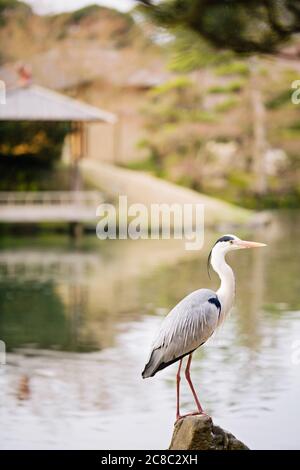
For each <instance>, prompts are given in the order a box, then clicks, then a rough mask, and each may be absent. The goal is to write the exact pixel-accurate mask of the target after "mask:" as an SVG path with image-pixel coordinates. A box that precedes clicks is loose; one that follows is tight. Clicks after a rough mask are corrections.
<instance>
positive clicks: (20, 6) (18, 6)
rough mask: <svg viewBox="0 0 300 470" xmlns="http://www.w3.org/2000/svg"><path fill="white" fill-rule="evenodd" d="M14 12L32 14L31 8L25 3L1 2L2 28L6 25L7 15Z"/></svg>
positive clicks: (4, 0)
mask: <svg viewBox="0 0 300 470" xmlns="http://www.w3.org/2000/svg"><path fill="white" fill-rule="evenodd" d="M10 11H14V13H15V12H16V11H18V12H20V13H27V14H28V13H31V12H32V10H31V8H30V6H28V5H26V3H24V2H19V1H18V0H0V27H2V26H5V24H6V18H5V16H6V13H8V12H10Z"/></svg>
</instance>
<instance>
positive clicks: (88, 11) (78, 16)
mask: <svg viewBox="0 0 300 470" xmlns="http://www.w3.org/2000/svg"><path fill="white" fill-rule="evenodd" d="M100 10H101V7H100V6H99V5H96V4H93V5H88V6H86V7H83V8H79V9H78V10H75V11H73V12H72V13H71V14H70V17H69V23H80V21H82V20H84V19H85V18H88V17H89V16H92V15H94V14H95V13H98V12H99V11H100Z"/></svg>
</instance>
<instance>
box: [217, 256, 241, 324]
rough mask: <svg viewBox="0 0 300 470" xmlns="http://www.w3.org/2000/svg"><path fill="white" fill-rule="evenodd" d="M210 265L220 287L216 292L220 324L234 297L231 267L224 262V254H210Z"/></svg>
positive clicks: (233, 279)
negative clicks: (219, 308)
mask: <svg viewBox="0 0 300 470" xmlns="http://www.w3.org/2000/svg"><path fill="white" fill-rule="evenodd" d="M211 265H212V267H213V269H214V271H215V272H216V273H217V274H218V276H219V278H220V280H221V285H220V287H219V289H218V291H217V296H218V298H219V300H220V303H221V314H220V320H219V323H221V322H222V321H223V320H224V319H225V317H226V315H227V314H228V312H229V311H230V309H231V307H232V305H233V301H234V296H235V278H234V274H233V271H232V269H231V267H230V266H229V265H228V264H227V263H226V261H225V255H224V253H220V252H216V253H214V252H212V257H211Z"/></svg>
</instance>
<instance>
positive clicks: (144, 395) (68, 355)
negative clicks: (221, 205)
mask: <svg viewBox="0 0 300 470" xmlns="http://www.w3.org/2000/svg"><path fill="white" fill-rule="evenodd" d="M299 234H300V217H299V214H297V213H295V212H294V213H292V214H281V215H276V217H275V220H274V223H273V224H272V226H271V227H269V228H268V229H264V230H260V231H256V232H252V233H237V235H240V236H245V237H247V238H252V239H254V240H257V241H263V242H266V243H268V248H266V249H259V250H253V251H250V250H249V251H247V250H245V251H242V252H235V253H231V254H230V255H229V257H228V260H229V262H230V264H231V265H232V266H233V268H234V271H235V273H236V277H237V299H236V305H235V308H234V309H233V311H232V313H231V315H230V317H229V318H228V319H227V321H226V323H225V325H224V326H223V327H222V328H221V329H220V330H219V331H218V332H217V334H216V335H215V336H214V337H213V338H212V339H211V340H210V341H209V342H208V343H207V344H206V345H205V346H204V347H202V348H200V349H199V350H198V351H197V352H196V353H195V354H194V360H193V364H192V377H193V379H194V383H195V386H196V389H197V391H198V393H199V397H200V401H201V402H202V405H203V406H204V407H205V410H206V411H207V413H209V414H210V415H211V416H212V417H213V419H214V421H215V423H216V424H219V425H220V426H222V427H224V428H225V429H228V430H229V431H230V432H232V433H233V434H235V435H236V436H237V437H238V438H239V439H241V440H243V441H244V442H245V443H246V444H247V445H248V446H249V447H250V448H256V449H261V448H264V449H266V448H268V449H300V404H299V395H300V352H299V350H300V276H299V266H300V243H299ZM219 236H220V233H209V234H207V235H206V239H205V247H204V249H203V250H201V251H200V252H187V251H185V250H184V245H183V243H181V242H180V241H175V240H171V241H150V240H149V241H147V240H143V241H106V242H100V241H98V240H97V239H96V238H95V237H93V236H88V237H85V238H84V239H83V241H82V243H81V244H80V245H79V246H74V245H72V243H71V242H70V241H69V240H68V239H67V238H66V237H63V236H57V237H47V238H43V237H42V238H24V239H21V238H18V239H16V238H15V239H13V238H11V239H10V240H6V239H2V240H1V246H0V339H2V340H4V341H5V343H6V348H7V357H6V365H2V366H0V420H1V428H0V447H1V448H3V449H55V448H59V449H76V448H82V449H89V448H91V449H138V448H141V449H145V448H146V449H165V448H167V447H168V444H169V441H170V437H171V434H172V427H173V423H174V416H175V373H176V368H177V366H176V364H175V365H173V366H171V367H169V368H167V369H165V370H164V371H162V372H160V373H159V374H157V375H156V376H155V377H154V378H153V379H148V380H142V379H141V370H142V368H143V366H144V363H145V361H146V359H147V356H148V353H149V347H150V343H151V341H152V337H153V334H154V333H155V331H156V329H157V328H158V326H159V324H160V322H161V320H162V318H163V316H164V315H165V314H166V313H167V312H168V310H169V309H170V308H172V306H174V305H175V303H176V302H178V301H179V300H180V299H181V298H182V297H183V296H184V295H186V294H187V293H189V292H191V291H192V290H194V289H197V288H200V287H212V288H216V287H217V285H218V279H217V277H216V276H213V279H212V280H211V281H210V280H209V278H208V276H207V272H206V257H207V253H208V250H209V248H210V246H211V244H212V243H213V241H214V240H215V239H216V238H217V237H219ZM182 384H183V385H182V407H183V410H186V411H189V410H193V409H194V403H193V399H192V396H191V394H190V391H189V390H188V388H187V386H186V384H185V383H184V381H182Z"/></svg>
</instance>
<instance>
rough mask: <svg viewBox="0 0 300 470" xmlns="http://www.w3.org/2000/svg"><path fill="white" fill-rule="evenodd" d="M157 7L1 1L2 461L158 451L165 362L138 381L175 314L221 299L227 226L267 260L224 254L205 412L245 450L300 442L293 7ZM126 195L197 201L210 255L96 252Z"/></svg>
mask: <svg viewBox="0 0 300 470" xmlns="http://www.w3.org/2000/svg"><path fill="white" fill-rule="evenodd" d="M154 3H155V5H154V6H151V2H148V1H140V2H138V1H133V0H132V1H129V0H124V1H123V0H119V1H117V0H115V1H113V0H111V1H109V0H105V1H104V0H103V1H99V2H96V3H95V4H93V5H91V4H90V3H89V2H88V1H84V0H82V1H80V0H78V1H76V0H69V1H47V0H44V1H35V0H31V1H28V2H26V3H25V2H19V1H16V0H0V80H1V87H0V88H1V90H3V89H4V90H5V103H4V102H3V103H2V101H3V100H1V103H0V175H1V178H0V339H1V340H3V341H4V342H5V343H6V348H7V357H6V361H7V364H6V365H1V366H0V417H1V423H2V425H1V430H0V447H1V448H3V449H57V448H58V449H62V448H63V449H76V448H85V449H88V448H94V449H95V448H97V449H137V448H140V449H145V448H147V449H165V448H167V446H168V444H169V440H170V437H171V433H172V426H173V421H174V414H175V413H174V411H175V410H174V404H175V375H174V372H175V368H176V366H172V367H170V368H168V369H166V370H164V371H162V372H161V373H160V374H159V375H158V376H156V377H155V379H152V380H147V381H143V380H142V379H141V370H142V368H143V366H144V363H145V361H146V359H147V355H148V352H149V348H150V343H151V340H152V337H153V334H154V333H155V331H156V329H157V328H158V326H159V324H160V322H161V320H162V318H163V317H164V316H165V315H166V314H167V313H168V311H169V310H170V309H171V308H172V307H173V306H174V305H175V304H176V303H177V302H178V301H179V300H180V299H181V298H182V297H183V296H185V295H186V294H187V293H189V292H191V291H192V290H194V289H197V288H199V287H211V288H215V287H217V285H218V280H217V278H216V277H213V279H212V280H211V281H210V280H209V278H208V276H207V273H206V259H207V255H208V253H209V250H210V247H211V245H212V244H213V243H214V241H215V240H216V238H218V237H219V236H220V235H222V234H223V233H226V232H228V231H229V232H234V233H235V234H236V235H238V236H241V237H246V238H249V239H251V238H253V239H254V240H257V241H263V242H266V243H268V248H267V249H266V250H257V252H249V253H247V252H242V253H239V254H238V255H236V254H233V255H231V257H230V261H231V264H232V266H233V267H234V270H235V272H236V275H237V301H236V306H235V307H234V310H233V312H232V314H231V316H230V317H229V318H228V320H227V322H226V324H225V325H224V326H223V327H222V328H221V330H220V331H219V332H218V333H217V334H216V336H215V337H214V338H212V340H211V341H210V342H209V343H208V344H207V345H206V346H205V347H204V348H201V349H200V350H199V351H197V352H196V354H195V360H194V361H193V369H194V380H195V384H196V386H197V390H198V391H199V396H200V400H201V402H202V403H203V405H204V406H205V409H206V411H207V412H208V413H209V414H211V415H212V417H213V418H214V421H215V422H216V423H217V424H219V425H221V426H222V427H224V428H225V429H228V430H229V431H230V432H232V433H233V434H235V435H237V437H238V438H239V439H241V440H243V441H244V442H245V443H246V444H247V445H248V446H249V447H251V448H257V449H263V448H264V449H265V448H272V449H281V448H285V449H299V448H300V442H299V435H300V425H299V422H300V420H299V414H300V408H299V387H300V374H299V371H300V364H298V363H297V361H295V360H293V357H295V355H294V356H293V353H295V347H296V346H297V342H298V343H299V340H300V302H299V288H300V281H299V275H298V273H299V263H300V245H299V233H300V215H299V207H300V178H299V176H300V157H299V145H300V121H299V106H300V104H297V103H296V102H295V100H292V95H293V92H294V91H295V90H294V89H293V88H292V84H293V82H294V81H295V80H298V79H300V66H299V56H300V53H299V51H300V42H299V36H298V35H297V33H298V29H299V25H300V19H299V16H300V15H299V7H298V6H297V4H298V2H294V3H295V5H293V6H291V5H290V3H291V2H287V1H284V0H282V1H281V2H274V5H272V2H269V3H270V9H271V10H270V11H271V13H272V14H271V13H270V11H268V9H267V7H266V5H264V6H262V3H265V2H252V3H251V5H250V6H249V3H248V6H247V2H243V1H240V2H239V1H238V0H236V1H233V2H227V3H228V4H229V5H226V7H224V2H220V1H216V2H214V5H213V7H212V6H211V3H210V2H206V1H204V0H193V1H190V2H187V1H183V0H182V1H176V0H170V1H161V2H158V4H157V5H156V3H157V2H154ZM222 3H223V5H222ZM275 4H276V5H275ZM200 7H201V8H200ZM193 8H194V9H193ZM211 8H213V9H211ZM195 12H197V14H196V13H195ZM1 90H0V91H1ZM293 101H294V102H293ZM119 195H126V196H127V197H128V200H129V202H142V203H144V204H146V205H147V206H149V204H151V203H152V202H167V203H173V202H177V203H185V202H189V201H190V202H194V203H196V202H199V203H202V204H204V205H205V244H204V247H203V249H202V250H201V251H200V252H193V251H186V250H185V246H184V243H183V242H182V241H180V240H138V241H133V240H105V241H100V240H98V239H97V238H96V235H95V227H96V223H97V218H96V217H95V210H96V207H97V206H98V204H100V203H101V202H103V201H105V202H111V203H113V204H116V205H117V202H118V196H119ZM254 251H255V250H254ZM183 394H184V395H183V398H184V400H183V405H184V407H185V408H186V409H187V410H191V409H193V406H194V404H193V401H192V397H191V396H190V393H189V391H188V389H187V388H186V387H185V384H184V386H183Z"/></svg>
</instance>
